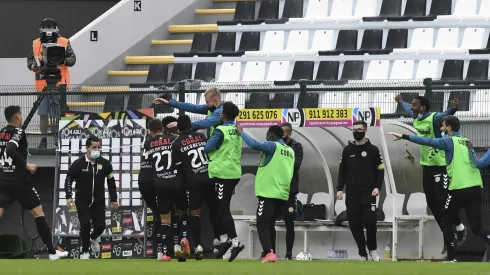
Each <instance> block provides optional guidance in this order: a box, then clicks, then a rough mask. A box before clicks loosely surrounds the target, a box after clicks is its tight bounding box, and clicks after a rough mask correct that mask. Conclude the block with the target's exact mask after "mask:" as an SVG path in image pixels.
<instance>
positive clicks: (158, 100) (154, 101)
mask: <svg viewBox="0 0 490 275" xmlns="http://www.w3.org/2000/svg"><path fill="white" fill-rule="evenodd" d="M153 103H155V104H168V100H167V99H165V98H155V99H154V100H153Z"/></svg>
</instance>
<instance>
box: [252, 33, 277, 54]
mask: <svg viewBox="0 0 490 275" xmlns="http://www.w3.org/2000/svg"><path fill="white" fill-rule="evenodd" d="M283 50H284V31H268V32H266V33H265V37H264V44H263V45H262V49H261V50H260V51H253V52H251V51H246V52H245V56H266V55H267V54H269V53H275V52H282V51H283Z"/></svg>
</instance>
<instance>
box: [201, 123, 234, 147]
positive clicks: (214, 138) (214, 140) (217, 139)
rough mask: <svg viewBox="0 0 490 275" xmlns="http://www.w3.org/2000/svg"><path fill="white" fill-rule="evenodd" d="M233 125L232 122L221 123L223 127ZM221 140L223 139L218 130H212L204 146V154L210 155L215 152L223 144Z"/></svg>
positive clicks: (221, 133)
mask: <svg viewBox="0 0 490 275" xmlns="http://www.w3.org/2000/svg"><path fill="white" fill-rule="evenodd" d="M233 124H234V122H233V121H227V122H224V123H223V125H224V126H229V125H233ZM223 138H224V135H223V132H222V131H221V130H220V129H214V131H213V134H212V135H211V137H210V138H209V140H208V142H207V143H206V145H205V146H204V152H206V153H211V152H213V151H215V150H218V149H219V148H220V147H221V145H222V144H223Z"/></svg>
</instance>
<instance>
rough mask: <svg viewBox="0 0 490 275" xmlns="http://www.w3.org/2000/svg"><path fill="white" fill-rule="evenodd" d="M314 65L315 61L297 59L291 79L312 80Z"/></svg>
mask: <svg viewBox="0 0 490 275" xmlns="http://www.w3.org/2000/svg"><path fill="white" fill-rule="evenodd" d="M314 67H315V62H314V61H296V63H294V69H293V75H292V76H291V80H295V81H296V80H301V79H306V80H312V79H313V69H314Z"/></svg>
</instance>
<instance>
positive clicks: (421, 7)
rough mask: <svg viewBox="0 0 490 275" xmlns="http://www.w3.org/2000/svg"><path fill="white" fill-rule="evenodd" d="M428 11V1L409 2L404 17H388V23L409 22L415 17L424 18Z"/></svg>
mask: <svg viewBox="0 0 490 275" xmlns="http://www.w3.org/2000/svg"><path fill="white" fill-rule="evenodd" d="M426 10H427V0H407V3H406V4H405V13H404V14H403V16H388V18H387V19H388V21H408V20H410V19H413V17H419V18H421V17H424V16H425V15H426V13H425V12H426Z"/></svg>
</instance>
